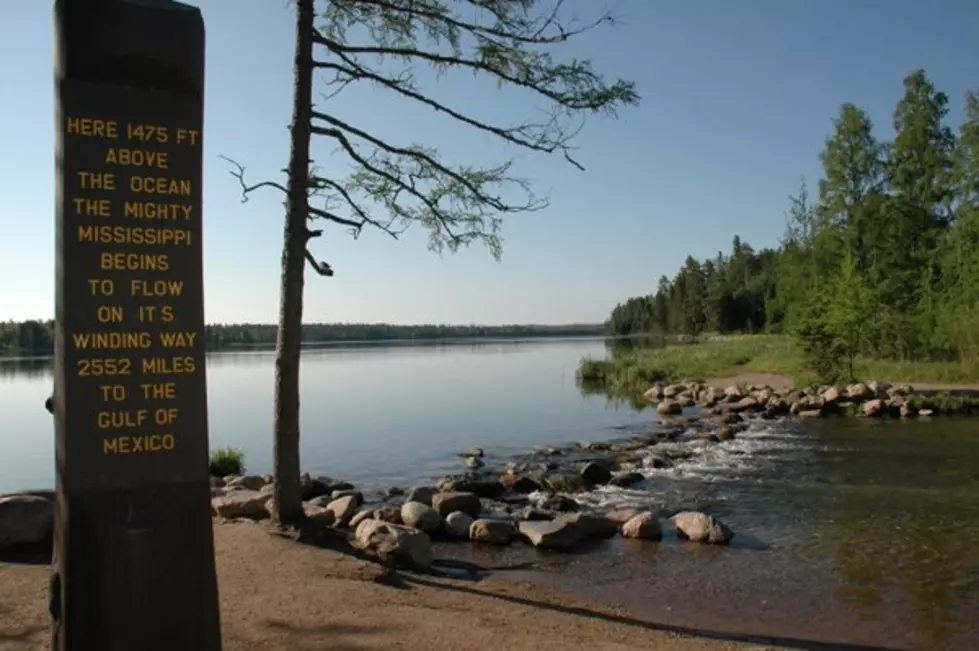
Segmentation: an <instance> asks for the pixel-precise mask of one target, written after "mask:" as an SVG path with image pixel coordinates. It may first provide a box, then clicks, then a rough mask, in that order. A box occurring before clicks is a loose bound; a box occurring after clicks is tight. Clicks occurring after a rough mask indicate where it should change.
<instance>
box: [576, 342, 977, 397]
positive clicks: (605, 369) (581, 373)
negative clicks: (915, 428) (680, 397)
mask: <svg viewBox="0 0 979 651" xmlns="http://www.w3.org/2000/svg"><path fill="white" fill-rule="evenodd" d="M739 373H778V374H782V375H787V376H789V377H791V378H792V380H793V381H794V383H795V385H796V386H797V387H798V386H807V385H810V384H813V383H814V381H813V380H814V378H813V377H812V375H811V374H810V373H808V372H807V371H806V369H805V366H804V364H803V361H802V354H801V351H800V350H799V348H798V347H797V346H796V344H795V342H794V341H793V340H792V338H791V337H788V336H784V335H734V336H725V337H710V338H707V339H706V340H704V341H703V342H701V343H696V344H686V345H677V346H668V347H665V348H654V349H640V350H636V349H634V350H625V351H620V352H616V353H614V354H613V355H612V356H611V357H610V358H608V359H591V358H585V359H582V360H581V364H580V365H579V367H578V378H579V381H580V383H581V385H582V387H583V388H585V389H586V390H591V391H596V390H601V391H604V392H606V393H609V394H611V395H617V396H624V397H625V396H635V395H637V394H641V393H642V392H644V391H646V389H648V388H649V387H650V385H652V384H653V383H654V382H680V381H684V380H706V379H710V378H716V377H727V376H732V375H737V374H739ZM856 373H857V376H858V377H860V378H862V379H865V380H868V381H869V380H886V381H888V382H892V383H897V382H906V383H910V384H914V383H915V382H918V383H942V384H956V383H979V364H975V363H972V364H960V363H956V362H900V361H888V360H872V359H859V360H857V363H856Z"/></svg>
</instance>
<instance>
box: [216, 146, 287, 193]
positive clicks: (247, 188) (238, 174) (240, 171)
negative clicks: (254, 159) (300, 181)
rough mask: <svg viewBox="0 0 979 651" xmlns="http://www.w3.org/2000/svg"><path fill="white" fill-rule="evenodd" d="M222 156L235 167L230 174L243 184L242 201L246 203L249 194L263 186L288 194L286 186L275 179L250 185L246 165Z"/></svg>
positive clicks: (229, 171)
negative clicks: (246, 179)
mask: <svg viewBox="0 0 979 651" xmlns="http://www.w3.org/2000/svg"><path fill="white" fill-rule="evenodd" d="M221 158H222V159H224V160H226V161H228V162H229V163H230V164H231V165H233V166H234V168H235V169H233V170H228V174H230V175H231V176H233V177H235V178H236V179H238V184H239V185H240V186H241V202H242V203H245V202H246V201H248V195H250V194H251V193H252V192H254V191H255V190H259V189H261V188H275V189H276V190H278V191H279V192H281V193H282V194H288V192H287V191H286V188H285V186H284V185H282V184H281V183H276V182H275V181H261V182H259V183H256V184H254V185H249V184H248V183H246V182H245V166H244V165H242V164H241V163H238V162H237V161H235V160H232V159H231V158H228V157H227V156H223V155H222V156H221Z"/></svg>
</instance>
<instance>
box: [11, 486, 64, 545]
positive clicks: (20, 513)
mask: <svg viewBox="0 0 979 651" xmlns="http://www.w3.org/2000/svg"><path fill="white" fill-rule="evenodd" d="M53 529H54V502H52V501H51V500H49V499H46V498H44V497H40V496H38V495H6V496H0V549H3V548H5V547H7V548H9V547H35V546H43V545H46V544H48V542H49V541H50V540H51V535H52V532H53Z"/></svg>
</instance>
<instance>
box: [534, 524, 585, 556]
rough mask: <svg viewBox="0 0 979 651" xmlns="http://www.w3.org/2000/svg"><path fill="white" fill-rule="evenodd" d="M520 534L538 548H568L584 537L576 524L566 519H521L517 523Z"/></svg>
mask: <svg viewBox="0 0 979 651" xmlns="http://www.w3.org/2000/svg"><path fill="white" fill-rule="evenodd" d="M519 531H520V535H521V536H523V537H524V538H526V539H527V540H528V541H529V542H530V544H532V545H533V546H534V547H537V548H539V549H569V548H571V547H573V546H574V545H577V544H578V543H579V542H581V540H582V539H583V538H584V537H585V534H584V532H583V531H582V530H581V528H580V527H578V526H577V525H576V524H574V523H572V522H568V521H567V520H562V519H556V520H550V521H538V522H531V521H523V522H521V523H520V525H519Z"/></svg>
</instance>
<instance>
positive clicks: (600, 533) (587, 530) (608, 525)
mask: <svg viewBox="0 0 979 651" xmlns="http://www.w3.org/2000/svg"><path fill="white" fill-rule="evenodd" d="M560 519H561V520H564V521H566V522H569V523H571V524H573V525H575V526H577V527H578V528H579V529H581V532H582V533H584V534H585V535H586V536H591V537H596V538H607V537H608V536H611V535H614V534H615V532H616V530H617V529H618V528H619V525H618V523H616V522H614V521H612V520H610V519H609V518H607V517H605V516H604V515H595V514H592V513H571V514H569V515H562V516H561V518H560Z"/></svg>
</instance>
